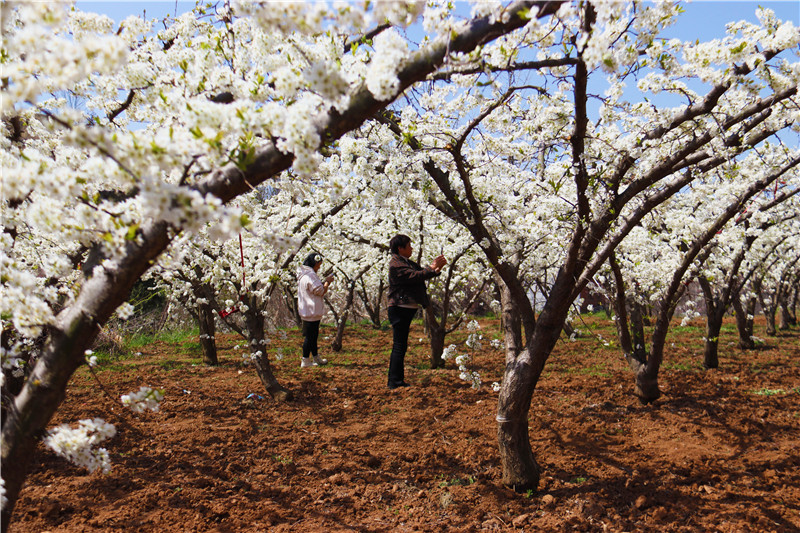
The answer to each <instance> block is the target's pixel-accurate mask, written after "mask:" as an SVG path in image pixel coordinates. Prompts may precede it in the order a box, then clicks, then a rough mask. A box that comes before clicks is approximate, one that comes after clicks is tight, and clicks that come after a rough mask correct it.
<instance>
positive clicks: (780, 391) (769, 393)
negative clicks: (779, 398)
mask: <svg viewBox="0 0 800 533" xmlns="http://www.w3.org/2000/svg"><path fill="white" fill-rule="evenodd" d="M750 392H752V393H753V394H756V395H758V396H776V395H778V394H787V393H786V391H785V390H784V389H769V388H767V387H764V388H762V389H758V390H754V391H750Z"/></svg>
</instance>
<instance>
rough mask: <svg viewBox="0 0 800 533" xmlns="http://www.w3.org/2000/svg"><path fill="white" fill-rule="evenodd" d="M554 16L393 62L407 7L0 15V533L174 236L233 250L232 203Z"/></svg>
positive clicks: (514, 11)
mask: <svg viewBox="0 0 800 533" xmlns="http://www.w3.org/2000/svg"><path fill="white" fill-rule="evenodd" d="M559 5H560V3H559V2H531V1H518V2H515V3H513V4H511V5H510V6H508V7H507V8H502V9H500V10H498V11H497V12H495V13H493V14H492V15H489V14H485V15H484V14H479V15H476V16H475V17H474V18H473V19H471V20H467V21H465V22H463V23H459V24H457V25H456V24H447V26H448V30H447V31H446V32H444V33H443V34H439V35H436V34H434V35H432V36H431V39H430V40H428V41H427V42H426V43H425V44H424V45H423V46H422V47H420V48H419V49H418V50H415V51H410V50H409V49H408V48H407V46H406V44H405V42H404V41H403V40H402V39H400V38H399V34H398V32H397V31H396V30H394V29H393V26H403V25H406V24H408V23H410V22H411V21H413V20H414V18H415V17H416V16H417V15H418V14H419V13H420V12H421V10H422V9H423V5H422V4H421V3H419V2H386V3H377V4H373V5H371V6H357V5H339V6H337V7H334V8H332V9H329V8H328V7H327V6H324V5H321V4H307V5H306V4H288V5H287V6H286V9H285V10H283V11H280V12H279V11H276V10H274V9H271V7H270V6H269V5H268V4H267V3H265V2H246V1H243V2H239V3H234V5H233V10H231V9H229V8H228V7H227V4H226V5H225V6H222V5H220V6H219V9H218V10H217V11H216V12H211V13H203V12H200V11H198V12H195V13H189V14H186V15H183V16H181V17H179V18H178V19H177V20H174V21H168V22H167V24H166V25H165V27H164V28H163V29H158V30H157V29H156V26H155V25H154V24H153V21H146V20H143V19H139V18H136V17H129V18H127V19H126V20H124V21H123V22H122V23H121V24H120V25H119V26H118V27H115V25H114V23H113V21H111V20H110V19H108V18H107V17H103V16H96V15H92V14H87V13H82V12H80V11H68V10H67V9H65V6H63V5H61V4H50V3H46V4H45V3H20V4H12V3H10V2H6V3H3V4H2V10H3V12H2V25H3V28H2V31H3V62H4V65H3V66H4V69H3V70H4V81H3V86H2V98H1V99H0V100H1V101H2V104H1V105H2V107H1V108H0V111H1V112H2V116H3V123H4V127H5V135H4V136H3V137H2V142H3V151H2V164H3V168H4V197H3V202H2V210H3V213H2V214H3V220H4V224H5V228H4V231H3V234H2V245H3V261H4V277H3V286H4V298H3V303H2V305H3V313H2V317H3V318H2V320H3V330H4V332H6V333H4V336H6V337H7V338H8V336H13V337H14V339H13V342H10V343H9V344H8V345H7V347H4V351H3V358H4V366H5V365H6V362H8V364H13V361H14V360H16V359H19V358H20V357H23V358H24V357H25V354H26V353H30V354H33V356H32V357H30V358H28V361H30V363H31V366H32V368H31V370H30V373H29V375H28V377H27V379H26V380H25V382H24V385H23V386H22V389H21V391H20V392H19V394H17V395H16V396H15V397H14V398H13V401H12V403H11V404H10V405H9V408H8V410H7V413H8V414H7V416H6V417H5V418H4V420H3V427H2V479H3V483H4V488H5V496H4V499H3V502H2V504H3V505H2V527H3V528H7V527H8V523H9V521H10V518H11V513H12V511H13V508H14V503H15V502H16V499H17V496H18V494H19V491H20V489H21V487H22V483H23V481H24V479H25V473H26V470H27V464H28V461H29V460H30V453H29V450H30V449H31V448H32V446H33V443H34V442H35V439H36V436H37V435H39V434H40V433H41V432H42V430H44V428H45V426H46V425H47V423H48V421H49V420H50V419H51V417H52V415H53V413H54V411H55V410H56V408H57V407H58V405H59V404H60V403H61V401H62V400H63V398H64V394H65V390H66V384H67V381H68V380H69V378H70V376H71V375H72V373H73V372H74V371H75V369H76V368H78V367H79V366H80V365H81V364H83V363H84V361H85V355H84V354H85V352H86V350H87V348H88V347H89V346H90V344H91V342H92V341H93V339H94V338H95V336H96V335H97V332H98V331H99V329H100V328H101V327H102V326H103V324H105V323H106V322H107V320H108V319H109V317H110V316H111V315H112V313H113V312H114V311H115V310H116V309H117V308H119V307H120V306H121V305H122V304H123V303H124V302H125V301H126V299H127V297H128V295H129V293H130V290H131V287H132V286H133V284H134V283H135V282H136V280H138V279H139V278H140V277H141V276H142V274H143V273H144V272H145V271H146V270H147V269H148V268H150V266H151V265H152V263H153V262H154V261H155V260H156V259H157V258H158V256H159V255H160V254H161V253H162V252H163V251H164V250H165V249H166V248H167V247H168V246H169V244H170V242H171V241H172V240H173V239H174V238H175V237H176V236H177V235H179V234H181V233H182V232H183V233H187V234H190V233H192V232H195V231H198V230H200V229H202V228H205V226H206V224H208V223H209V222H213V224H212V227H211V228H210V230H209V231H211V232H212V233H215V234H216V235H218V236H219V237H220V238H223V239H225V238H230V237H231V236H233V235H234V234H235V233H236V232H238V231H239V230H240V229H242V226H243V223H244V222H245V220H243V218H242V215H241V212H240V211H239V210H238V209H236V208H235V207H227V206H226V204H228V203H229V202H230V201H231V200H232V199H233V198H235V197H236V196H238V195H241V194H243V193H245V192H248V191H251V190H252V189H253V188H254V187H257V186H258V185H259V184H261V183H263V182H264V181H266V180H269V179H271V178H273V177H275V176H277V175H278V174H280V173H281V172H284V171H286V170H287V169H289V168H290V167H292V169H293V171H294V172H295V173H296V174H297V175H301V176H308V175H310V174H312V173H313V172H314V170H315V168H316V167H317V165H318V164H319V161H320V160H321V159H322V157H323V156H322V154H321V153H320V151H319V149H320V148H324V146H325V145H328V144H329V143H333V142H335V141H336V140H337V139H339V138H340V137H342V136H343V135H345V134H346V133H347V132H348V131H351V130H353V129H355V128H358V127H359V126H360V125H361V124H363V123H364V121H366V120H368V119H369V118H370V117H372V116H373V115H374V114H375V113H376V112H377V111H379V110H381V109H383V108H385V107H386V106H387V105H388V104H390V103H391V102H392V101H393V100H394V99H395V98H396V97H397V96H398V95H399V94H400V93H402V91H404V90H405V89H407V88H408V87H410V86H412V85H414V84H415V83H417V82H419V81H421V80H424V79H425V78H426V77H427V76H429V75H430V74H432V73H435V72H437V71H438V70H440V69H441V68H442V66H443V65H444V64H445V63H446V61H447V60H448V59H449V57H451V55H452V54H459V53H472V52H473V51H475V50H476V49H478V48H479V47H481V46H483V45H485V44H487V43H489V42H491V41H492V40H494V39H497V38H498V37H501V36H503V35H505V34H507V33H509V32H513V31H515V30H517V29H518V28H522V27H525V26H526V25H527V24H528V23H529V21H530V20H531V19H534V20H536V19H537V18H542V17H547V16H549V15H552V14H553V13H554V12H555V11H556V10H557V8H558V6H559ZM446 11H447V10H442V9H439V6H436V9H434V10H431V9H429V10H428V17H429V18H430V17H437V16H442V17H445V18H447V16H448V14H447V12H446ZM364 28H376V31H375V32H371V33H369V34H366V35H365V34H363V31H364V30H363V29H364ZM371 36H374V39H373V40H372V46H367V44H366V43H367V42H368V41H369V40H370V39H369V38H370V37H371ZM362 43H363V45H362ZM373 52H374V53H373ZM64 91H67V92H66V93H65V92H64ZM65 95H67V96H68V97H67V96H65ZM76 102H77V103H78V105H77V106H74V107H73V106H71V105H70V104H71V103H76ZM46 235H50V236H57V238H56V239H53V240H54V242H53V243H52V245H53V246H52V247H50V248H49V249H48V250H47V252H48V253H47V254H43V255H40V256H38V257H37V259H36V260H35V261H33V262H32V261H30V260H27V259H26V258H24V256H25V251H26V250H25V246H26V244H23V243H24V241H27V240H29V239H32V238H37V239H40V238H42V237H43V236H46ZM78 264H80V265H81V267H82V269H81V270H77V268H74V267H73V265H75V266H77V265H78ZM39 268H41V269H42V270H41V271H40V270H39ZM39 272H42V273H44V279H50V280H51V282H50V283H42V282H40V279H39V278H38V277H37V274H38V273H39ZM42 281H44V280H42ZM40 335H42V337H41V339H40V345H37V346H33V345H32V344H31V341H32V339H37V338H39V336H40Z"/></svg>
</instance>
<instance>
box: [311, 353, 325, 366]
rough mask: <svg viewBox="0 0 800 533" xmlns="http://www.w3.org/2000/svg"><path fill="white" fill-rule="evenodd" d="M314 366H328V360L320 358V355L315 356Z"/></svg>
mask: <svg viewBox="0 0 800 533" xmlns="http://www.w3.org/2000/svg"><path fill="white" fill-rule="evenodd" d="M314 364H315V365H319V366H322V365H327V364H328V360H327V359H323V358H322V357H320V356H318V355H315V356H314Z"/></svg>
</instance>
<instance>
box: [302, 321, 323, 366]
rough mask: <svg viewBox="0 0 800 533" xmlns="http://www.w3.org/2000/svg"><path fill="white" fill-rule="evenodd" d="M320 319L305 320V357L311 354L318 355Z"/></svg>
mask: <svg viewBox="0 0 800 533" xmlns="http://www.w3.org/2000/svg"><path fill="white" fill-rule="evenodd" d="M319 322H320V321H319V320H317V321H316V322H306V321H305V320H303V357H308V356H309V354H311V355H313V356H315V357H316V356H317V339H318V338H319Z"/></svg>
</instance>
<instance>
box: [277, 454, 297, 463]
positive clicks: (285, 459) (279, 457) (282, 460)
mask: <svg viewBox="0 0 800 533" xmlns="http://www.w3.org/2000/svg"><path fill="white" fill-rule="evenodd" d="M272 460H273V461H275V462H278V463H282V464H285V465H290V464H292V463H293V462H294V461H292V459H291V458H290V457H284V456H282V455H278V454H275V455H273V456H272Z"/></svg>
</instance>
